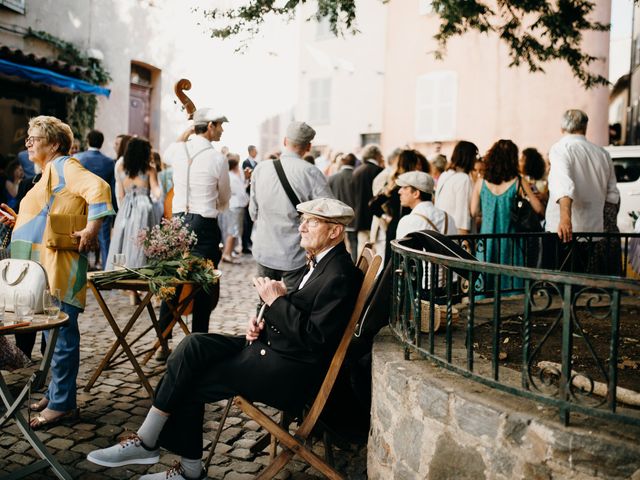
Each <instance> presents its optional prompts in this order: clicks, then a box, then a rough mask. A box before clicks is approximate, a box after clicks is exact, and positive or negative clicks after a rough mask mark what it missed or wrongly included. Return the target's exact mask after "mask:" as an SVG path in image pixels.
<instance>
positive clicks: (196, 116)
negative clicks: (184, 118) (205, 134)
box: [193, 108, 229, 125]
mask: <svg viewBox="0 0 640 480" xmlns="http://www.w3.org/2000/svg"><path fill="white" fill-rule="evenodd" d="M228 121H229V120H228V119H227V117H225V116H224V115H222V114H221V113H220V112H219V111H217V110H216V109H214V108H199V109H197V110H196V111H195V112H193V124H194V125H206V124H207V123H209V122H228Z"/></svg>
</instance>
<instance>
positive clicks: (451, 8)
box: [204, 0, 638, 88]
mask: <svg viewBox="0 0 640 480" xmlns="http://www.w3.org/2000/svg"><path fill="white" fill-rule="evenodd" d="M308 1H310V0H288V1H287V2H286V3H284V5H283V4H282V2H281V1H277V0H250V1H249V2H248V3H246V5H244V6H241V7H236V8H229V9H224V8H215V9H212V10H206V11H204V15H205V18H208V19H210V20H212V21H213V22H214V26H213V28H212V29H211V35H212V37H216V38H223V39H224V38H228V37H231V36H234V35H238V34H244V35H245V36H246V38H251V37H253V36H254V35H255V34H256V33H257V32H258V31H259V29H260V25H261V24H262V23H263V21H264V19H265V18H266V17H267V15H280V16H285V17H287V18H288V19H291V18H293V17H294V16H295V10H296V8H297V7H298V6H299V5H303V4H305V3H307V2H308ZM370 1H383V2H386V1H389V0H370ZM394 1H399V2H400V1H408V0H394ZM634 1H635V2H637V1H638V0H634ZM316 3H317V10H316V13H315V14H314V15H312V16H311V17H309V18H307V19H306V20H307V21H311V20H316V21H319V20H321V19H322V18H325V17H327V18H328V19H329V22H330V25H331V30H332V32H333V33H334V34H335V35H337V36H338V35H340V36H342V35H344V34H345V33H346V32H349V33H356V28H355V26H354V25H355V20H356V5H355V3H356V2H355V0H316ZM276 4H277V5H276ZM432 8H433V11H434V13H435V14H436V15H438V16H439V17H440V19H441V20H442V22H441V24H440V28H439V30H438V32H437V34H436V35H435V39H436V40H437V42H438V50H437V51H436V52H435V55H436V57H438V58H441V57H442V56H443V55H444V54H445V52H446V46H447V42H448V41H449V40H450V39H451V38H453V37H456V36H459V35H462V34H464V33H466V32H468V31H470V30H475V31H478V32H481V33H489V32H493V33H495V34H497V35H498V36H499V37H500V39H501V40H502V41H504V42H505V43H506V44H507V46H508V48H509V55H510V57H511V64H510V66H512V67H513V66H518V65H522V64H524V65H527V66H528V67H529V70H530V71H532V72H544V69H543V66H542V65H543V64H545V63H547V62H550V61H553V60H559V61H563V62H566V63H567V64H568V65H569V67H570V68H571V71H572V72H573V74H574V75H575V77H576V78H578V79H579V80H580V81H581V82H582V84H583V85H584V86H585V87H586V88H590V87H593V86H596V85H606V84H607V83H608V81H607V79H606V78H605V77H603V76H601V75H596V74H593V73H591V72H590V71H589V68H590V66H591V65H592V64H593V62H595V61H597V60H599V59H598V58H597V57H595V56H593V55H589V54H588V53H584V52H583V51H582V50H581V42H582V37H583V34H584V33H585V32H588V31H590V30H592V31H604V30H607V29H608V28H609V25H605V24H602V23H599V22H593V21H591V20H589V18H588V17H589V15H590V14H591V13H592V12H593V10H594V8H595V3H594V2H592V1H589V0H553V1H545V0H496V1H482V0H433V2H432ZM245 41H246V40H245Z"/></svg>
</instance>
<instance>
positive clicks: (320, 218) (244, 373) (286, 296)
mask: <svg viewBox="0 0 640 480" xmlns="http://www.w3.org/2000/svg"><path fill="white" fill-rule="evenodd" d="M297 210H298V211H299V212H300V213H301V214H302V215H301V217H300V219H299V222H298V225H299V226H298V229H299V231H300V235H301V242H300V244H301V245H302V246H303V248H304V250H306V252H307V253H308V254H309V256H310V257H313V259H312V261H310V262H309V266H308V269H307V271H306V273H305V275H304V276H303V277H302V279H301V281H299V282H298V284H297V285H295V287H294V289H292V290H291V291H289V292H288V293H287V292H286V290H285V287H284V284H283V283H282V281H276V280H272V279H270V278H264V277H258V278H254V279H253V283H254V285H255V288H256V290H257V292H258V294H259V295H260V297H261V298H262V300H263V301H264V302H265V304H266V307H265V311H264V315H263V316H262V319H261V321H259V322H258V320H257V319H256V318H255V317H253V318H251V319H250V320H249V322H248V326H247V331H246V335H245V336H244V337H230V336H224V335H219V334H203V335H189V336H187V337H186V338H185V339H184V340H183V341H182V342H181V343H180V345H178V347H177V348H176V350H175V352H174V353H173V354H172V355H171V356H170V357H169V360H168V361H167V371H166V373H165V374H164V376H163V377H162V380H160V383H159V384H158V386H157V388H156V392H155V396H154V400H153V406H152V407H151V409H150V410H149V412H148V413H147V416H146V418H145V420H144V422H143V424H142V426H141V427H140V428H139V429H138V431H137V432H136V433H135V434H131V435H130V436H129V437H128V438H127V439H124V440H123V441H121V443H119V444H117V445H114V446H112V447H109V448H105V449H101V450H95V451H93V452H91V453H89V455H88V456H87V459H88V460H89V461H91V462H93V463H97V464H98V465H102V466H106V467H117V466H122V465H129V464H153V463H156V462H158V461H159V447H160V446H162V447H164V448H167V449H168V450H170V451H172V452H173V453H175V454H177V455H180V456H181V459H180V463H179V464H177V465H176V466H175V467H173V468H172V469H170V471H168V472H166V471H165V472H161V473H156V474H151V475H144V476H142V477H141V479H140V480H159V479H165V478H172V479H174V480H184V479H199V478H203V477H204V476H205V472H203V471H202V461H201V459H202V427H203V419H204V404H205V403H211V402H217V401H220V400H223V399H226V398H231V397H233V396H235V395H242V396H244V397H246V398H248V399H249V400H251V401H257V402H261V403H265V404H267V405H270V406H272V407H275V408H278V409H282V410H289V411H291V410H297V409H299V408H300V407H301V406H303V405H304V404H305V402H306V401H307V400H309V399H310V398H313V396H314V395H315V394H316V393H317V390H318V388H319V386H320V384H321V382H322V379H323V377H324V375H325V373H326V370H327V368H328V366H329V363H330V361H331V358H332V356H333V354H334V352H335V350H336V348H337V346H338V343H339V341H340V338H341V337H342V334H343V332H344V329H345V327H346V325H347V323H348V321H349V316H350V315H351V312H352V310H353V307H354V304H355V300H356V297H357V294H358V291H359V289H360V285H361V283H362V272H361V271H360V270H359V269H358V268H356V267H355V266H354V264H353V262H352V261H351V257H350V255H349V253H348V252H347V249H346V247H345V245H344V229H345V225H347V224H349V222H351V220H352V219H353V209H351V207H349V206H347V205H346V204H344V203H342V202H340V201H339V200H335V199H329V198H320V199H317V200H311V201H308V202H303V203H301V204H299V205H298V209H297ZM247 342H248V343H247Z"/></svg>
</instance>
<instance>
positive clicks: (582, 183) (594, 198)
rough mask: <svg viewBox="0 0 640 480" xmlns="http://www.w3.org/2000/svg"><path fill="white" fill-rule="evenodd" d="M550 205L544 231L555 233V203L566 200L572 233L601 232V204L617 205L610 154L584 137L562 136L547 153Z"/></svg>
mask: <svg viewBox="0 0 640 480" xmlns="http://www.w3.org/2000/svg"><path fill="white" fill-rule="evenodd" d="M549 163H550V164H551V170H550V171H549V204H548V205H547V212H546V220H547V223H546V227H545V228H546V229H547V231H549V232H555V231H557V230H558V224H559V223H560V206H559V204H558V200H559V199H560V198H562V197H569V198H571V199H572V200H573V203H572V205H571V228H572V230H573V231H574V232H601V231H602V230H603V228H604V226H603V210H604V202H605V201H607V202H610V203H618V201H619V200H620V193H619V192H618V187H617V182H616V175H615V171H614V168H613V162H612V161H611V157H610V156H609V154H608V153H607V152H606V151H605V150H604V149H603V148H602V147H599V146H598V145H595V144H593V143H591V142H589V141H587V139H586V138H585V137H584V135H565V136H564V137H562V138H561V139H560V140H559V141H558V142H557V143H556V144H554V145H553V146H552V147H551V150H549Z"/></svg>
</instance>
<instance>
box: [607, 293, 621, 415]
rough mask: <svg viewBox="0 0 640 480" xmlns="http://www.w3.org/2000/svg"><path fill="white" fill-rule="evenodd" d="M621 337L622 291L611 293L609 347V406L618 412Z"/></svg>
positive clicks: (612, 410)
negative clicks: (619, 347)
mask: <svg viewBox="0 0 640 480" xmlns="http://www.w3.org/2000/svg"><path fill="white" fill-rule="evenodd" d="M619 335H620V290H617V289H616V290H613V292H612V293H611V344H610V345H609V385H608V391H607V404H608V405H609V408H610V409H611V412H613V413H615V412H616V405H617V403H616V402H617V399H616V396H617V391H618V340H619Z"/></svg>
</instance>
